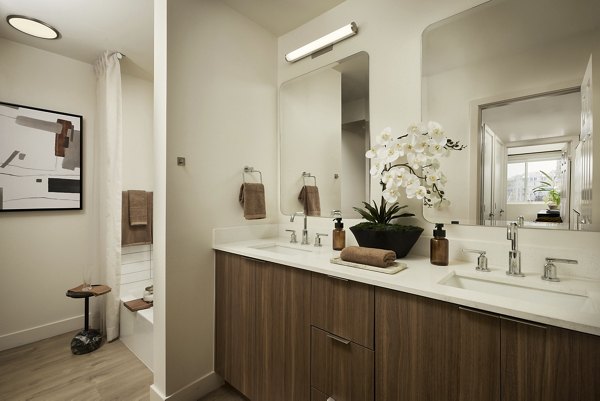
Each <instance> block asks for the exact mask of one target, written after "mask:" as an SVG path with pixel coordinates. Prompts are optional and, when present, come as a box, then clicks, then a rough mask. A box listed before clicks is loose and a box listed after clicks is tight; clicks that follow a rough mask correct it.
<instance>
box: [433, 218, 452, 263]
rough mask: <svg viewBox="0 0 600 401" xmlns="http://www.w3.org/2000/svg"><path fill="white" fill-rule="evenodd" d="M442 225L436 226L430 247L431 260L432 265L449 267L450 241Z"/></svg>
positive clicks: (437, 224)
mask: <svg viewBox="0 0 600 401" xmlns="http://www.w3.org/2000/svg"><path fill="white" fill-rule="evenodd" d="M443 228H444V225H443V224H442V223H436V224H435V230H433V238H432V239H431V242H430V246H429V259H430V261H431V264H434V265H438V266H448V239H447V238H446V230H444V229H443Z"/></svg>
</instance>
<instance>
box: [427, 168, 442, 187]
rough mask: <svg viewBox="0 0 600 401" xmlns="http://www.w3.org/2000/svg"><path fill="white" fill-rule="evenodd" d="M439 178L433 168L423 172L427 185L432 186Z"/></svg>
mask: <svg viewBox="0 0 600 401" xmlns="http://www.w3.org/2000/svg"><path fill="white" fill-rule="evenodd" d="M439 179H440V176H439V174H438V172H437V171H435V170H428V171H427V173H426V174H425V182H426V183H427V185H429V186H432V185H433V184H435V183H436V181H438V180H439Z"/></svg>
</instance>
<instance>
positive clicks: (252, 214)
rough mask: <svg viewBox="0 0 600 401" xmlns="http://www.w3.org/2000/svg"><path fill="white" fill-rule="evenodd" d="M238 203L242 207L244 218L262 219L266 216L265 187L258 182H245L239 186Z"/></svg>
mask: <svg viewBox="0 0 600 401" xmlns="http://www.w3.org/2000/svg"><path fill="white" fill-rule="evenodd" d="M239 201H240V205H242V207H243V208H244V217H245V218H246V220H256V219H264V218H265V217H267V209H266V206H265V187H264V185H263V184H259V183H248V182H245V183H243V184H242V186H241V187H240V195H239Z"/></svg>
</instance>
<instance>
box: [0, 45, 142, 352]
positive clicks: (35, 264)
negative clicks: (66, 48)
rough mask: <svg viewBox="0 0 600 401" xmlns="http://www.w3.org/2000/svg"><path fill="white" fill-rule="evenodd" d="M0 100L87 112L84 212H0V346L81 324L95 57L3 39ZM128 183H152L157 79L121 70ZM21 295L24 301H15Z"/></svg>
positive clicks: (90, 246)
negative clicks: (69, 293) (75, 290)
mask: <svg viewBox="0 0 600 401" xmlns="http://www.w3.org/2000/svg"><path fill="white" fill-rule="evenodd" d="M0 54H2V57H1V58H0V93H1V94H2V98H1V100H2V101H5V102H10V103H17V104H22V105H26V106H33V107H40V108H44V109H50V110H57V111H64V112H68V113H73V114H80V115H83V135H84V136H83V140H84V142H83V148H84V158H83V163H84V177H83V179H84V181H83V188H84V203H83V211H46V212H13V213H0V277H1V278H2V280H1V282H2V286H1V287H0V316H1V318H2V325H0V349H3V348H9V347H12V346H16V345H19V344H25V343H28V342H32V341H36V340H38V339H42V338H47V337H50V336H52V335H56V334H59V333H63V332H66V331H70V330H76V329H79V328H81V327H82V325H83V318H82V315H83V303H82V302H79V301H77V300H73V299H71V298H67V297H66V296H65V292H66V290H67V289H69V288H72V287H74V286H75V285H77V284H78V283H79V282H80V280H81V279H82V270H83V266H85V265H86V264H91V263H93V261H92V260H91V256H90V255H93V254H94V252H93V250H94V246H95V245H94V242H93V241H92V240H91V238H92V236H93V235H94V232H95V229H94V226H93V217H92V215H91V213H90V210H91V209H90V208H91V207H92V201H91V196H92V192H93V191H92V185H93V182H92V176H93V174H92V168H93V156H92V155H93V143H94V140H93V135H94V114H95V108H96V78H95V75H94V71H93V68H92V66H91V65H90V64H86V63H82V62H80V61H76V60H73V59H70V58H67V57H63V56H59V55H56V54H53V53H49V52H46V51H43V50H39V49H35V48H33V47H29V46H25V45H21V44H18V43H15V42H12V41H8V40H5V39H0ZM122 86H123V127H124V129H123V133H124V134H123V135H124V141H123V147H124V149H123V155H124V162H123V163H124V168H123V182H124V183H128V184H127V185H136V186H137V187H138V188H143V189H148V190H151V189H152V187H153V162H152V156H153V154H152V83H151V82H149V81H146V80H143V79H140V78H136V77H133V76H130V75H123V78H122ZM94 277H99V274H95V275H94ZM15 302H18V303H19V308H15V307H14V306H15Z"/></svg>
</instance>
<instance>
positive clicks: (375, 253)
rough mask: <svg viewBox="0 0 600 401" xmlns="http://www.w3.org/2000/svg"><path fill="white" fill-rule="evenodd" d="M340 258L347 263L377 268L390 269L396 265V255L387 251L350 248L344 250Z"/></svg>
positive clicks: (359, 247) (358, 247)
mask: <svg viewBox="0 0 600 401" xmlns="http://www.w3.org/2000/svg"><path fill="white" fill-rule="evenodd" d="M340 258H342V260H345V261H347V262H354V263H361V264H363V265H370V266H377V267H388V266H392V265H393V264H394V261H395V260H396V253H395V252H394V251H389V250H387V249H376V248H367V247H361V246H349V247H346V248H344V249H343V250H342V252H341V253H340Z"/></svg>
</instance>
